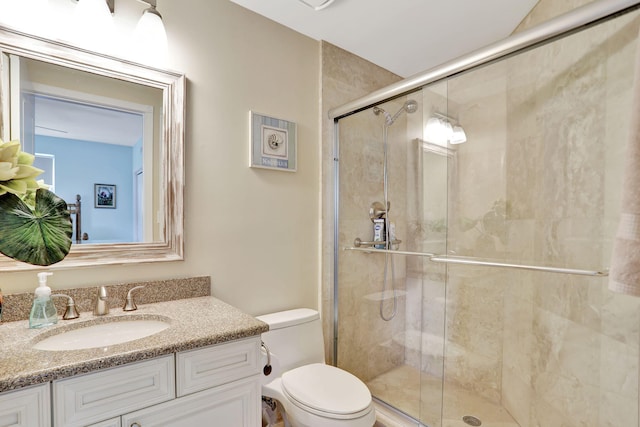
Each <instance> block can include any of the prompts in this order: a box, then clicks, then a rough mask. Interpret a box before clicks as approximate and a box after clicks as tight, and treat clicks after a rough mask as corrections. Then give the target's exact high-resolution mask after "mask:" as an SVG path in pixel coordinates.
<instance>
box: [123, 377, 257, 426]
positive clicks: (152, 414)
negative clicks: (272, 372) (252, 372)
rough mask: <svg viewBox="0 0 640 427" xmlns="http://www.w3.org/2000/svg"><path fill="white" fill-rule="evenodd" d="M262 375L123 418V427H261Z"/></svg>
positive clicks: (181, 398)
mask: <svg viewBox="0 0 640 427" xmlns="http://www.w3.org/2000/svg"><path fill="white" fill-rule="evenodd" d="M260 425H261V418H260V376H259V375H256V376H253V377H250V378H245V379H243V380H240V381H236V382H233V383H229V384H225V385H223V386H220V387H216V388H212V389H209V390H204V391H201V392H198V393H194V394H191V395H189V396H185V397H180V398H178V399H175V400H172V401H170V402H165V403H161V404H159V405H156V406H152V407H150V408H146V409H142V410H140V411H137V412H132V413H130V414H127V415H124V416H123V417H122V427H167V426H171V427H194V426H220V427H259V426H260Z"/></svg>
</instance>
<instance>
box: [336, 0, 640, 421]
mask: <svg viewBox="0 0 640 427" xmlns="http://www.w3.org/2000/svg"><path fill="white" fill-rule="evenodd" d="M596 3H597V4H594V5H593V7H592V6H589V7H592V8H591V9H589V8H587V9H584V8H583V9H581V10H587V11H592V10H594V8H598V7H601V8H602V6H601V5H602V4H604V2H596ZM612 3H617V4H618V5H619V7H618V9H620V10H623V9H624V11H623V12H621V13H615V16H607V19H600V18H597V17H596V18H589V19H590V20H591V21H597V22H592V23H590V24H589V25H586V26H580V25H579V26H580V30H579V31H577V30H576V31H573V30H571V31H569V33H570V34H563V35H562V36H559V35H558V34H552V35H550V34H547V35H546V36H545V37H544V38H545V39H546V40H542V39H540V40H538V41H537V42H536V43H535V44H533V43H532V42H531V43H528V44H527V45H526V46H520V47H526V49H520V47H518V49H515V48H514V49H511V50H505V51H502V52H500V53H498V54H496V53H495V52H494V53H493V56H492V57H491V58H490V60H484V61H475V59H474V61H475V62H476V63H473V64H472V63H471V62H472V61H470V62H469V64H466V65H465V64H462V65H461V66H460V67H458V68H457V69H456V68H455V67H448V68H447V67H443V68H442V69H439V70H436V71H434V72H433V73H432V76H431V77H429V78H427V80H429V81H426V82H425V83H424V84H414V86H416V87H414V88H411V89H410V90H409V89H406V87H404V88H400V89H398V90H397V91H396V92H394V93H391V95H390V96H389V97H388V99H383V96H382V95H381V94H378V95H376V94H374V95H373V96H372V98H370V100H373V102H370V103H369V104H368V105H364V104H362V103H361V104H362V105H357V103H354V104H352V105H347V106H345V107H344V108H343V109H342V110H340V109H337V110H335V111H332V113H331V114H332V117H335V123H336V126H335V129H336V136H335V137H336V152H335V156H334V157H335V158H336V206H337V208H336V223H335V227H336V234H335V236H336V242H335V254H334V256H335V259H334V264H335V265H334V269H335V283H334V293H335V295H334V301H335V305H334V310H335V313H334V318H335V325H334V336H335V342H336V345H335V347H334V360H335V363H336V364H337V366H339V367H341V368H343V369H346V370H348V371H349V372H351V373H353V374H354V375H356V376H358V377H359V378H361V379H362V380H363V381H364V382H365V383H366V384H367V385H368V386H369V388H370V390H371V392H372V394H373V396H374V398H375V399H376V400H377V401H378V402H379V403H380V404H381V405H383V406H385V407H389V408H391V409H392V410H393V411H397V412H398V413H400V414H403V415H405V416H407V420H409V421H408V423H409V425H425V426H429V427H443V426H447V427H454V426H466V425H471V426H478V425H482V426H485V427H491V426H494V427H497V426H500V427H512V426H513V427H517V426H519V427H574V426H575V427H578V426H581V427H638V426H639V425H640V424H639V420H638V399H639V393H638V378H639V372H638V365H639V358H640V330H639V328H640V299H638V298H634V297H631V296H625V295H620V294H614V293H612V292H610V291H609V290H608V289H607V278H606V274H607V272H606V268H607V266H608V265H609V262H610V256H611V255H610V254H611V243H612V238H613V236H614V234H615V228H616V225H617V220H618V215H619V210H620V209H619V208H620V206H619V205H620V200H619V199H620V194H621V191H620V189H621V181H622V176H621V175H622V171H621V169H622V167H621V166H622V163H623V160H624V156H625V144H626V141H627V137H628V128H629V122H630V115H631V111H630V110H631V108H630V106H631V97H632V82H633V73H634V68H635V56H636V45H637V35H638V29H639V28H640V12H639V11H638V10H637V6H636V5H633V4H632V3H634V2H622V1H616V2H613V1H609V2H608V5H609V6H611V5H612ZM629 6H631V7H629ZM614 12H618V11H617V10H616V11H614ZM608 14H609V12H607V14H604V15H608ZM583 15H585V14H584V13H583ZM587 15H588V14H587ZM604 15H603V16H604ZM573 16H575V15H573ZM529 34H531V33H529ZM463 62H464V61H463ZM381 93H382V92H381ZM376 97H377V98H379V99H376ZM408 103H409V104H408ZM407 105H413V107H411V108H407ZM411 110H413V111H411ZM396 111H397V112H398V113H397V114H395V115H394V116H392V114H393V113H395V112H396ZM387 112H389V113H387ZM403 113H407V114H403ZM391 117H393V120H392V121H391V122H390V120H389V118H391ZM453 129H455V130H456V132H457V133H456V134H455V137H452V131H453ZM462 132H464V133H462ZM452 138H454V139H455V140H454V141H453V142H460V141H461V140H465V139H466V141H465V142H463V143H458V144H451V143H450V142H451V141H452ZM380 218H382V219H384V221H383V224H384V230H385V232H384V233H383V234H381V235H378V236H375V235H374V226H376V223H374V222H373V219H380ZM378 224H379V223H378ZM374 237H377V238H375V239H374ZM356 239H358V240H356ZM374 240H375V241H374Z"/></svg>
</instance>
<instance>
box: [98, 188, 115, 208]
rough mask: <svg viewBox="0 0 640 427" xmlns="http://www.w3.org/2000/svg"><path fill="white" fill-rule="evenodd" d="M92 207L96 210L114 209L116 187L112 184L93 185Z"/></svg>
mask: <svg viewBox="0 0 640 427" xmlns="http://www.w3.org/2000/svg"><path fill="white" fill-rule="evenodd" d="M93 190H94V200H95V204H94V206H95V207H96V208H112V209H115V208H116V186H115V185H113V184H93Z"/></svg>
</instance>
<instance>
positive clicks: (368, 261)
mask: <svg viewBox="0 0 640 427" xmlns="http://www.w3.org/2000/svg"><path fill="white" fill-rule="evenodd" d="M408 100H412V101H416V104H417V106H418V108H417V111H414V110H413V109H412V108H408V109H407V108H406V104H405V103H406V102H407V101H408ZM403 108H404V110H403ZM422 110H423V108H422V99H421V95H420V93H418V94H416V96H408V97H406V98H403V99H398V100H394V101H391V102H388V103H385V104H384V105H380V106H378V107H377V109H376V111H377V114H376V113H375V112H374V109H369V110H365V111H362V112H359V113H357V114H353V115H351V116H348V117H346V118H344V119H341V120H340V126H339V176H340V188H339V223H338V225H339V243H338V247H339V248H349V247H353V246H354V239H355V238H360V239H361V240H362V241H364V242H370V241H373V239H374V222H373V221H372V213H373V216H374V217H376V208H375V207H374V203H376V202H377V204H378V209H379V207H382V210H383V211H384V206H385V196H384V193H385V192H384V180H385V152H386V156H387V161H386V163H387V180H388V184H387V187H388V189H387V201H388V203H389V204H388V206H389V209H388V212H387V215H388V219H389V222H390V223H392V224H393V227H392V229H393V230H394V235H395V236H396V240H399V241H397V242H394V243H393V246H392V247H393V248H394V249H398V250H403V251H407V250H416V249H419V248H417V247H416V246H415V242H416V241H419V242H422V241H421V240H416V239H414V238H413V236H414V235H416V234H417V233H419V232H420V230H419V229H418V228H417V227H418V226H419V225H420V224H421V221H420V218H421V215H422V210H421V207H420V206H421V205H422V203H423V199H422V193H420V192H419V191H418V189H419V188H422V187H423V180H424V179H425V178H424V177H423V175H422V173H421V169H419V167H418V165H419V164H420V163H421V162H422V157H421V156H420V155H419V153H420V152H421V151H420V150H422V141H421V137H422V128H423V125H422V114H423V113H422ZM398 113H399V114H398ZM394 117H395V119H393V118H394ZM385 135H386V148H385ZM445 201H446V199H445ZM378 216H379V212H378ZM441 216H442V215H441ZM443 218H444V219H446V216H443ZM374 219H375V218H374ZM441 228H442V227H441ZM420 250H421V248H420ZM424 262H425V261H424V260H423V259H422V258H421V257H405V256H401V255H388V254H384V253H364V252H356V251H345V250H340V251H339V253H338V265H337V271H338V284H339V286H338V289H337V301H338V345H337V365H338V366H339V367H340V368H343V369H345V370H347V371H349V372H351V373H353V374H354V375H356V376H358V377H359V378H360V379H362V380H363V381H364V382H365V383H366V384H367V385H368V387H369V388H370V390H371V392H372V394H373V396H374V397H375V398H376V399H378V400H379V401H381V402H385V403H387V404H389V405H391V406H393V407H394V408H396V409H398V410H400V411H402V412H405V413H407V414H409V415H410V416H411V417H413V418H415V419H418V418H419V417H420V411H421V408H420V405H421V402H422V401H423V399H421V398H420V393H421V377H420V364H421V363H422V360H421V359H422V356H421V354H422V351H421V345H422V339H421V326H422V306H421V301H422V281H423V272H424V267H423V264H424ZM440 335H442V333H441V332H440ZM434 351H437V350H434ZM439 360H440V362H441V360H442V351H441V350H440V356H439ZM434 369H435V368H434ZM436 377H437V378H440V379H441V378H442V369H441V367H440V371H439V372H438V373H437V376H436ZM436 387H437V392H436V394H438V395H441V390H442V385H441V383H440V384H436ZM440 400H441V399H440ZM437 413H438V414H439V413H440V409H438V410H437Z"/></svg>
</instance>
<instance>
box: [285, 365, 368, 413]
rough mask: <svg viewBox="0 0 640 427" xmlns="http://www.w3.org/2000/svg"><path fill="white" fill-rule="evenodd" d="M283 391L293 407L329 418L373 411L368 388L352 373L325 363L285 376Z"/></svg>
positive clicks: (304, 367)
mask: <svg viewBox="0 0 640 427" xmlns="http://www.w3.org/2000/svg"><path fill="white" fill-rule="evenodd" d="M282 391H283V392H284V394H285V395H286V396H287V397H288V398H289V400H290V401H291V403H293V404H294V405H296V406H298V407H300V408H301V409H303V410H305V411H307V412H310V413H313V414H316V415H319V416H322V417H326V418H333V419H352V418H359V417H362V416H364V415H366V414H367V413H368V412H369V411H371V393H370V392H369V389H368V388H367V386H366V385H365V384H364V383H363V382H362V381H360V379H358V378H357V377H356V376H354V375H352V374H350V373H349V372H346V371H343V370H342V369H339V368H336V367H334V366H331V365H325V364H323V363H313V364H310V365H304V366H301V367H299V368H295V369H292V370H290V371H287V372H285V373H284V374H282Z"/></svg>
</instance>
